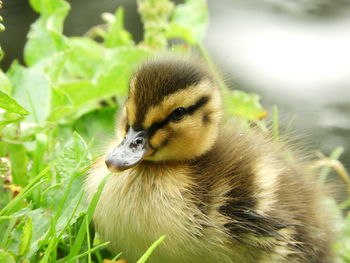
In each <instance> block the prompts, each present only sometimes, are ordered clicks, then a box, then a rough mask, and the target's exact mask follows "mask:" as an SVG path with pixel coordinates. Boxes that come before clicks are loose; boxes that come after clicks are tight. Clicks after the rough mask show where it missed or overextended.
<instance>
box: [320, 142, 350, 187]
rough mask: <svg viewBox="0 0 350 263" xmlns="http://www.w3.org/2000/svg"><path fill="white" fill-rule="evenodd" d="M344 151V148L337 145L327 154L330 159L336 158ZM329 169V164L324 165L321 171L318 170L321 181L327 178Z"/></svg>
mask: <svg viewBox="0 0 350 263" xmlns="http://www.w3.org/2000/svg"><path fill="white" fill-rule="evenodd" d="M343 152H344V148H343V147H337V148H335V149H334V151H333V152H332V153H331V155H330V156H329V159H330V160H338V159H339V157H340V156H341V155H342V154H343ZM330 170H331V167H330V166H325V167H324V168H323V169H322V170H321V172H320V180H321V183H324V182H325V181H326V179H327V176H328V174H329V172H330Z"/></svg>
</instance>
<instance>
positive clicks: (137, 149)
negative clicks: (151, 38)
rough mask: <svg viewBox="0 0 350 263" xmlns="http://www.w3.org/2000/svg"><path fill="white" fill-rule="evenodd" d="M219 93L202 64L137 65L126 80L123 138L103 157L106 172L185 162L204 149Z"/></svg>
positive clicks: (214, 125) (213, 131)
mask: <svg viewBox="0 0 350 263" xmlns="http://www.w3.org/2000/svg"><path fill="white" fill-rule="evenodd" d="M221 112H222V109H221V96H220V91H219V88H218V87H217V86H216V84H215V81H214V78H213V77H212V76H211V74H210V73H209V72H208V71H207V70H206V69H205V68H204V66H203V65H201V64H199V63H195V62H191V61H189V60H185V59H174V58H167V59H157V60H153V61H150V62H147V63H145V64H143V65H141V66H140V67H139V69H138V70H137V71H136V73H135V74H134V75H133V77H132V78H131V81H130V87H129V94H128V99H127V101H126V104H125V113H126V114H125V116H124V117H123V118H122V120H121V121H120V122H119V125H122V126H121V127H120V128H121V129H119V130H120V131H121V133H123V134H122V136H124V140H123V141H122V143H121V144H120V145H119V146H117V147H116V148H115V149H114V150H113V151H112V152H110V153H109V154H108V156H107V158H106V164H107V166H108V167H109V169H110V170H111V171H121V170H125V169H128V168H130V167H133V166H135V165H137V164H138V163H140V162H142V161H144V160H147V161H155V162H156V161H185V160H190V159H193V158H196V157H198V156H200V155H202V154H204V153H205V152H206V151H208V150H209V149H210V148H211V147H212V146H213V144H214V142H215V140H216V138H217V136H218V126H219V122H220V119H221V118H220V117H221Z"/></svg>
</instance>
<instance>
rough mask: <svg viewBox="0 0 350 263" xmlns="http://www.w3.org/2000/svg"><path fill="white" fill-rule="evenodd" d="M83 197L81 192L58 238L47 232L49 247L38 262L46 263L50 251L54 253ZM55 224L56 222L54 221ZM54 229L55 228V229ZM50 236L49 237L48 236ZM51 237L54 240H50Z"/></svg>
mask: <svg viewBox="0 0 350 263" xmlns="http://www.w3.org/2000/svg"><path fill="white" fill-rule="evenodd" d="M83 196H84V193H83V192H82V193H81V195H80V197H79V200H78V202H77V204H76V206H75V207H74V210H73V213H72V214H71V216H70V217H69V219H68V221H67V224H66V225H65V227H64V228H63V229H62V230H61V232H60V233H59V234H58V236H57V237H56V235H52V234H50V233H52V232H51V231H49V232H48V235H47V237H48V236H50V237H51V239H50V242H49V245H48V246H47V249H46V250H45V256H44V258H43V259H42V260H41V261H40V263H46V262H48V259H49V256H50V255H51V253H52V251H55V250H56V248H57V246H58V243H59V241H60V239H61V237H62V236H63V234H64V233H65V231H66V230H67V228H69V227H70V222H71V221H72V219H73V217H74V216H75V213H76V212H77V210H78V207H79V205H80V203H81V201H82V199H83ZM55 222H57V221H55ZM55 228H56V227H55ZM49 234H50V235H49ZM52 236H53V237H54V238H52ZM43 244H46V242H43Z"/></svg>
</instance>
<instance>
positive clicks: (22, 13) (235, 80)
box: [0, 0, 350, 169]
mask: <svg viewBox="0 0 350 263" xmlns="http://www.w3.org/2000/svg"><path fill="white" fill-rule="evenodd" d="M68 2H70V4H71V6H72V10H71V12H70V14H69V16H68V18H67V21H66V24H65V33H66V34H67V35H69V36H76V35H77V36H79V35H82V34H84V33H85V32H86V31H87V30H88V29H89V28H91V27H92V26H94V25H97V24H101V23H102V22H103V21H102V20H101V14H102V13H103V12H114V11H115V10H116V8H117V7H118V6H121V5H122V6H124V7H125V19H126V21H125V27H126V29H127V30H129V31H130V32H132V34H133V35H134V39H135V40H136V41H138V40H140V39H141V37H142V24H141V22H140V19H139V17H138V14H137V12H136V2H135V1H130V0H123V1H118V0H99V1H94V0H84V1H79V0H71V1H68ZM208 4H209V11H210V17H211V19H210V25H209V28H208V33H207V36H206V39H205V45H206V47H207V48H208V50H209V53H210V54H211V56H212V58H213V59H214V61H215V63H216V64H217V65H218V67H219V69H220V70H221V72H222V73H223V76H224V78H225V80H226V82H227V84H228V85H230V86H232V87H237V88H240V89H243V90H245V91H248V92H255V93H258V94H259V95H260V96H261V98H262V104H263V105H264V106H265V108H267V109H268V110H270V109H271V107H272V106H273V105H276V106H278V109H279V111H280V118H281V120H282V124H284V125H287V124H289V123H290V122H291V121H292V122H293V124H294V127H295V129H296V132H295V133H297V134H302V137H304V139H305V140H307V141H308V142H310V144H309V147H310V149H319V150H321V151H322V152H324V153H325V154H329V153H330V152H331V151H332V150H333V149H334V148H335V147H337V146H342V147H344V148H345V153H344V154H343V155H342V157H341V161H342V162H343V163H344V164H345V166H346V167H347V168H348V169H350V5H349V4H350V1H349V0H294V1H287V0H211V1H209V2H208ZM3 6H4V7H3V10H0V15H2V16H3V17H4V24H5V26H6V31H5V32H3V33H1V34H0V43H1V46H2V47H3V49H4V50H5V52H6V57H5V59H4V60H3V61H2V65H1V67H2V68H3V69H7V68H8V66H9V65H10V63H11V61H12V60H13V59H19V60H20V61H21V59H22V58H21V56H22V52H23V46H24V43H25V40H26V34H27V32H28V29H29V26H30V24H31V23H32V22H33V21H34V20H35V19H36V17H37V15H36V14H35V13H34V12H33V11H32V10H31V8H30V7H29V5H28V3H27V1H22V0H5V1H4V4H3Z"/></svg>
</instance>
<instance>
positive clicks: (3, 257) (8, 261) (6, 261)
mask: <svg viewBox="0 0 350 263" xmlns="http://www.w3.org/2000/svg"><path fill="white" fill-rule="evenodd" d="M0 262H1V263H16V261H15V259H14V258H13V256H12V255H11V254H10V253H8V252H6V251H4V250H2V249H0Z"/></svg>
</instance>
